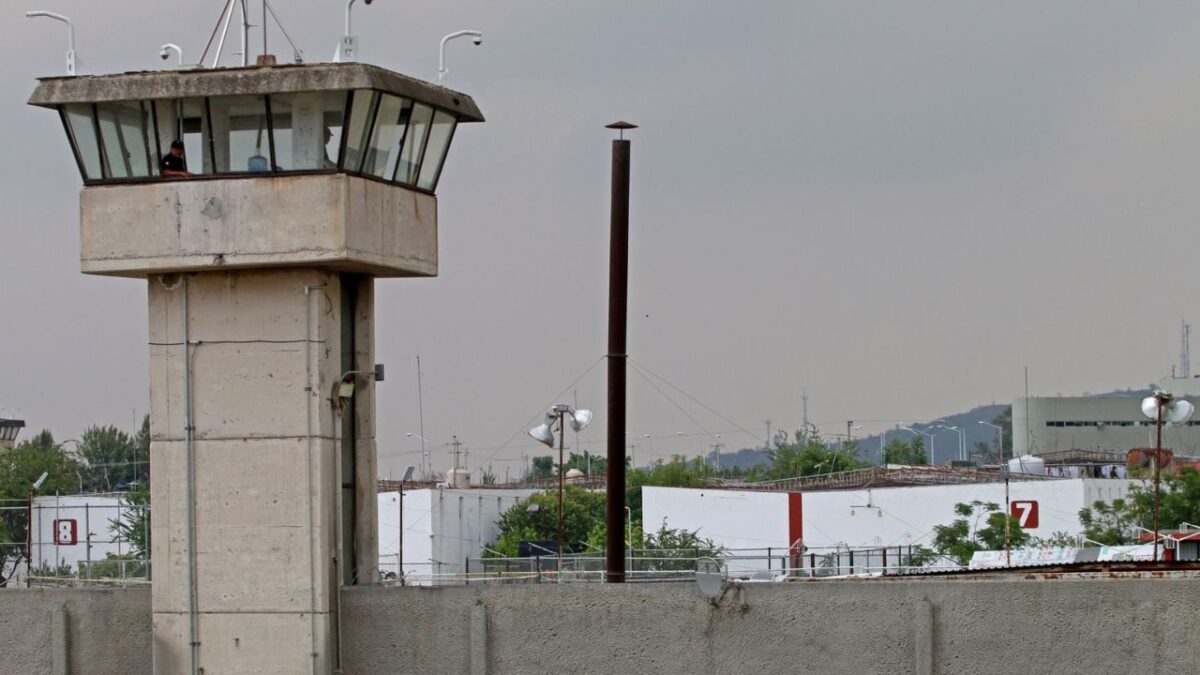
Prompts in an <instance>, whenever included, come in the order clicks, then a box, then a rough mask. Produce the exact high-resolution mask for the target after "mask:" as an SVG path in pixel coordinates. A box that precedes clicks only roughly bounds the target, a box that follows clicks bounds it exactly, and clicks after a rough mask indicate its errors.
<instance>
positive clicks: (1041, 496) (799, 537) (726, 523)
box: [642, 478, 1141, 569]
mask: <svg viewBox="0 0 1200 675" xmlns="http://www.w3.org/2000/svg"><path fill="white" fill-rule="evenodd" d="M1139 483H1141V481H1135V480H1119V479H1090V478H1080V479H1063V480H1036V481H1018V480H1014V481H1012V482H1011V483H1010V488H1009V490H1010V499H1011V501H1012V502H1014V503H1016V502H1020V503H1028V502H1034V503H1035V506H1034V507H1033V509H1034V513H1036V526H1034V525H1033V521H1030V520H1027V521H1026V522H1027V523H1028V525H1029V526H1028V527H1026V530H1027V532H1028V533H1029V534H1031V535H1033V536H1035V537H1042V538H1048V537H1050V536H1052V535H1053V534H1055V533H1057V532H1066V533H1068V534H1070V535H1076V534H1079V532H1080V530H1081V529H1082V528H1081V526H1080V523H1079V516H1078V514H1079V511H1080V509H1082V508H1084V507H1087V506H1091V505H1092V504H1093V503H1095V502H1096V501H1097V500H1104V501H1111V500H1113V499H1118V498H1123V497H1125V495H1126V494H1127V493H1128V490H1129V486H1131V485H1133V484H1139ZM972 501H981V502H995V503H997V504H1000V505H1001V507H1002V508H1003V505H1004V483H974V484H964V485H926V486H910V487H887V488H874V489H870V488H868V489H858V490H831V491H823V492H804V493H799V492H791V493H788V492H760V491H749V490H722V489H716V490H714V489H702V488H665V487H645V488H642V513H643V518H644V523H645V527H646V529H647V530H651V529H657V528H658V527H659V526H661V524H662V523H663V522H664V521H665V522H666V524H667V526H668V527H671V528H681V529H685V530H689V531H692V530H694V531H696V532H697V533H698V534H699V535H700V536H701V537H705V538H708V539H712V540H713V542H714V543H716V544H717V545H719V546H721V547H724V548H725V549H728V550H729V551H730V552H731V553H734V554H737V553H738V550H739V549H743V550H747V549H748V550H754V551H755V554H756V555H763V556H766V555H771V556H774V557H775V558H776V562H775V563H774V564H778V559H779V558H780V557H782V556H786V555H787V551H788V549H789V547H790V546H791V545H792V544H793V543H795V542H802V543H803V544H804V546H806V547H808V548H809V549H831V548H839V547H841V548H869V547H879V548H884V547H907V546H916V545H925V546H929V545H930V544H931V543H932V541H933V535H934V527H935V526H937V525H945V524H947V523H949V522H950V521H952V520H954V519H955V518H956V516H955V514H954V505H955V504H958V503H966V502H972ZM1018 508H1019V509H1021V510H1022V511H1019V512H1018V513H1020V512H1023V510H1028V508H1029V507H1028V506H1027V505H1025V506H1021V507H1018ZM1014 515H1018V514H1014ZM768 551H769V553H768ZM745 566H746V568H747V569H755V568H757V567H758V566H759V565H758V564H750V563H745ZM766 566H767V563H766V561H765V560H763V561H762V562H761V567H763V568H765V567H766ZM731 569H732V566H731Z"/></svg>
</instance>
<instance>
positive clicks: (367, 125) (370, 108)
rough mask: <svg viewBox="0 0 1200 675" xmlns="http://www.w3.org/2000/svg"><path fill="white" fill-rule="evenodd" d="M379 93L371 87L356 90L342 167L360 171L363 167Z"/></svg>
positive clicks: (351, 170) (347, 129) (354, 171)
mask: <svg viewBox="0 0 1200 675" xmlns="http://www.w3.org/2000/svg"><path fill="white" fill-rule="evenodd" d="M378 98H379V95H378V93H376V92H374V91H371V90H369V89H359V90H357V91H355V92H354V99H353V100H352V101H351V103H350V121H349V122H348V123H347V124H346V158H345V161H343V162H342V167H343V168H344V169H345V170H346V171H350V172H353V173H358V172H359V171H360V170H361V169H362V162H363V158H364V157H365V155H366V152H365V150H366V147H367V144H368V142H369V141H370V138H371V117H372V116H373V115H374V108H375V102H376V100H378Z"/></svg>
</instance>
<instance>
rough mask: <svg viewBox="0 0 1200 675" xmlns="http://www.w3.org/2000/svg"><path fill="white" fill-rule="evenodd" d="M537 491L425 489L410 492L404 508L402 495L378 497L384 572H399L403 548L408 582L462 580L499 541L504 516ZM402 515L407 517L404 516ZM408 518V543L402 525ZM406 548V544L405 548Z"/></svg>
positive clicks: (386, 493) (384, 494)
mask: <svg viewBox="0 0 1200 675" xmlns="http://www.w3.org/2000/svg"><path fill="white" fill-rule="evenodd" d="M536 492H538V490H512V489H487V488H472V489H466V490H455V489H450V488H433V489H429V488H422V489H417V490H405V491H404V501H403V508H401V503H400V501H399V493H398V492H381V493H379V569H380V572H381V573H383V574H388V573H392V574H395V573H396V571H397V570H396V561H397V559H398V558H399V557H400V550H401V548H403V570H404V578H405V580H406V583H416V584H420V585H432V584H436V583H438V579H439V578H442V576H443V575H446V576H445V578H450V575H454V576H456V577H457V578H456V579H455V580H454V582H453V583H461V575H462V574H463V573H464V572H467V571H469V570H468V569H467V559H468V558H479V557H480V556H481V555H482V554H483V552H484V547H485V546H487V545H488V544H490V543H492V542H494V541H495V540H496V538H497V537H499V536H500V529H499V528H498V527H497V526H496V523H497V521H499V520H500V516H501V515H503V513H504V512H505V511H507V510H508V509H510V508H512V507H513V506H514V505H516V504H517V502H519V501H521V500H523V499H526V498H528V497H529V496H530V495H532V494H534V493H536ZM401 511H403V516H401ZM402 517H403V522H404V528H403V539H401V530H400V527H399V523H400V521H401V518H402ZM402 544H403V545H402Z"/></svg>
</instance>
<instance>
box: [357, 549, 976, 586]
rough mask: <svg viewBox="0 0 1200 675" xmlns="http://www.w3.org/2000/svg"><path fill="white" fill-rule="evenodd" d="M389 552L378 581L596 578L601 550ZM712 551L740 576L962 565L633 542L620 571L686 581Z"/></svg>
mask: <svg viewBox="0 0 1200 675" xmlns="http://www.w3.org/2000/svg"><path fill="white" fill-rule="evenodd" d="M390 558H391V560H386V559H385V560H383V561H381V564H380V568H381V569H382V570H383V571H384V577H385V583H389V584H396V585H417V586H437V585H462V584H468V585H470V584H481V583H482V584H496V583H499V584H518V583H588V582H602V581H604V575H605V573H604V569H605V558H604V552H603V551H600V550H596V551H589V552H587V553H569V554H564V555H563V557H562V567H561V569H560V568H559V564H558V557H557V556H556V555H555V554H553V553H552V552H551V553H547V554H546V555H535V556H524V557H515V556H513V557H504V556H496V557H487V558H479V557H471V558H466V559H464V560H463V561H462V562H460V563H457V564H452V563H447V562H438V561H430V562H427V563H420V564H416V565H414V564H412V563H405V565H404V567H405V569H404V573H403V574H401V573H400V572H399V571H398V570H397V567H396V564H395V556H394V555H392V556H390ZM705 558H715V559H716V560H718V561H720V563H721V566H722V568H723V569H724V570H725V576H726V577H727V578H729V579H731V580H740V581H787V580H790V579H802V578H803V579H827V578H838V577H861V576H882V575H902V574H912V573H923V572H930V571H938V570H951V569H962V566H961V565H960V564H958V562H957V561H955V560H953V559H952V558H949V557H947V556H940V555H934V554H931V553H930V552H929V551H928V550H927V549H922V548H920V547H913V546H889V547H868V548H848V547H837V548H825V549H805V550H804V551H803V552H798V551H792V550H790V549H788V548H786V547H778V548H776V547H770V548H754V549H726V550H721V551H716V552H713V551H708V550H705V549H702V548H686V549H636V550H632V551H630V552H629V556H628V557H627V558H626V564H625V578H626V580H627V581H629V582H634V583H636V582H648V581H653V582H667V581H689V580H691V579H694V578H695V575H696V571H697V567H698V566H699V561H700V560H702V559H705Z"/></svg>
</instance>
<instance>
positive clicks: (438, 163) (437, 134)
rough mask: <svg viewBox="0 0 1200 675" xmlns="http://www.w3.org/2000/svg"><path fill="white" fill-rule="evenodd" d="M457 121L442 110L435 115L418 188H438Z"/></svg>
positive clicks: (422, 161)
mask: <svg viewBox="0 0 1200 675" xmlns="http://www.w3.org/2000/svg"><path fill="white" fill-rule="evenodd" d="M457 121H458V120H456V119H454V117H453V116H451V115H447V114H446V113H444V112H442V111H440V110H439V111H438V112H436V113H434V115H433V126H431V127H430V128H429V142H428V143H426V145H425V158H424V159H423V160H421V177H420V178H419V179H418V180H417V187H419V188H422V189H425V190H433V189H434V188H436V187H437V179H438V174H440V173H441V172H442V162H444V161H446V150H447V149H449V147H450V137H451V136H452V135H453V134H454V125H455V123H456V122H457Z"/></svg>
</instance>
